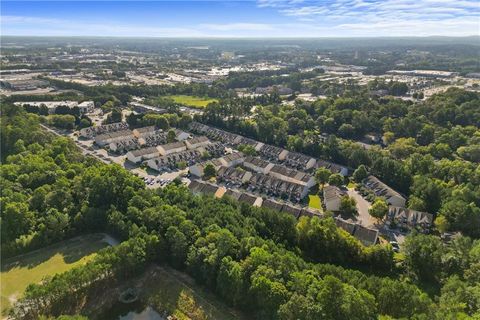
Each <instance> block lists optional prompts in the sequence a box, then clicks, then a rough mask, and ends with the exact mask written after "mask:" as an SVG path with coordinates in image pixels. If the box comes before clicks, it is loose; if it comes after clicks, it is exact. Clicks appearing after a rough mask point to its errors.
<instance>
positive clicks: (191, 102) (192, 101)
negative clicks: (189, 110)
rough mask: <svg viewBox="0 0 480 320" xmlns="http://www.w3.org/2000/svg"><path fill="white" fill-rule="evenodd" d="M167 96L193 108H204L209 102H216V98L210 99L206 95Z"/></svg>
mask: <svg viewBox="0 0 480 320" xmlns="http://www.w3.org/2000/svg"><path fill="white" fill-rule="evenodd" d="M168 98H171V99H173V101H175V102H177V103H180V104H183V105H185V106H188V107H194V108H205V107H206V106H207V105H208V104H209V103H211V102H218V100H217V99H212V98H208V97H206V98H205V97H204V98H202V97H197V96H186V95H173V96H168Z"/></svg>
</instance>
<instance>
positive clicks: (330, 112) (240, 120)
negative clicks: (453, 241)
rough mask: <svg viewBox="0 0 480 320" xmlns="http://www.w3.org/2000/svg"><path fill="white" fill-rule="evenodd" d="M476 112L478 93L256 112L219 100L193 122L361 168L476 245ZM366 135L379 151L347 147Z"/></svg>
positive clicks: (479, 137)
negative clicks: (472, 239) (372, 137)
mask: <svg viewBox="0 0 480 320" xmlns="http://www.w3.org/2000/svg"><path fill="white" fill-rule="evenodd" d="M479 105H480V95H479V94H478V93H475V92H467V91H464V90H461V89H457V88H451V89H449V90H447V91H446V92H443V93H439V94H436V95H434V96H432V97H431V98H429V99H427V100H426V101H424V102H423V101H422V102H410V101H402V100H399V99H392V98H373V97H370V96H369V95H368V94H367V93H366V92H365V91H363V90H360V91H350V92H349V93H345V94H344V95H343V96H342V97H338V98H327V99H322V100H318V101H316V102H313V103H309V102H305V101H296V102H295V105H294V106H286V105H279V104H276V103H274V104H271V105H265V106H257V107H256V108H255V109H254V111H253V112H252V110H251V109H249V108H235V103H232V102H231V101H230V100H224V101H223V103H220V104H211V105H209V106H207V107H206V108H205V112H204V114H203V115H202V116H197V120H198V121H200V122H204V123H206V124H210V125H213V126H216V127H220V128H225V129H226V130H228V131H232V132H237V133H239V134H242V135H245V136H247V137H250V138H253V139H256V140H259V141H262V142H266V143H269V144H273V145H277V146H280V147H284V148H287V149H288V150H292V151H298V152H302V153H305V154H308V155H311V156H313V157H316V158H323V159H327V160H331V161H333V162H337V163H340V164H343V165H346V166H348V167H351V168H353V169H355V168H357V167H358V166H360V165H365V166H366V167H367V168H368V170H369V171H370V173H372V174H374V175H375V176H377V177H378V178H380V179H381V180H382V181H384V182H385V183H387V184H388V185H389V186H391V187H393V188H395V189H396V190H398V191H400V192H402V193H404V194H406V195H408V196H409V203H408V206H409V207H410V208H412V209H416V210H421V211H428V212H430V213H432V214H434V215H438V216H441V217H442V218H441V219H440V220H439V222H440V224H441V225H442V226H441V230H442V231H446V230H453V231H462V232H464V233H465V234H467V235H470V236H472V237H476V238H478V237H480V187H479V186H480V168H479V166H478V163H480V130H479V127H478V124H479V123H480V109H479V108H478V106H479ZM321 133H322V134H323V135H321ZM367 134H368V135H372V136H376V137H377V138H378V140H379V142H378V143H377V144H378V145H377V146H372V147H371V148H370V149H365V148H364V147H363V146H361V145H359V144H357V143H355V142H354V141H352V140H359V141H360V140H364V138H365V135H367ZM382 146H383V148H382Z"/></svg>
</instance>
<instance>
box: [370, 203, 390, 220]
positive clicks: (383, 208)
mask: <svg viewBox="0 0 480 320" xmlns="http://www.w3.org/2000/svg"><path fill="white" fill-rule="evenodd" d="M368 213H369V214H370V215H371V216H372V217H374V218H377V219H380V220H381V219H383V218H385V216H386V215H387V213H388V205H387V203H386V202H385V200H382V199H376V200H375V202H374V203H373V204H372V206H371V207H370V209H368Z"/></svg>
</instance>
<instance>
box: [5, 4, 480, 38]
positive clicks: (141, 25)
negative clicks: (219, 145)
mask: <svg viewBox="0 0 480 320" xmlns="http://www.w3.org/2000/svg"><path fill="white" fill-rule="evenodd" d="M1 34H2V35H36V36H128V37H134V36H143V37H361V36H429V35H443V36H468V35H479V34H480V1H478V0H319V1H309V0H257V1H253V0H252V1H220V0H215V1H183V0H180V1H4V0H2V1H1Z"/></svg>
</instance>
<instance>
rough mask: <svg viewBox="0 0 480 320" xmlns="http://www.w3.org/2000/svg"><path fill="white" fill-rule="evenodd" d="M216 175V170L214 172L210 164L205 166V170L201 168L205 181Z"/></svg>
mask: <svg viewBox="0 0 480 320" xmlns="http://www.w3.org/2000/svg"><path fill="white" fill-rule="evenodd" d="M216 175H217V170H215V167H214V166H213V164H211V163H207V164H206V165H205V168H203V176H204V178H205V179H210V178H212V177H215V176H216Z"/></svg>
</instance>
